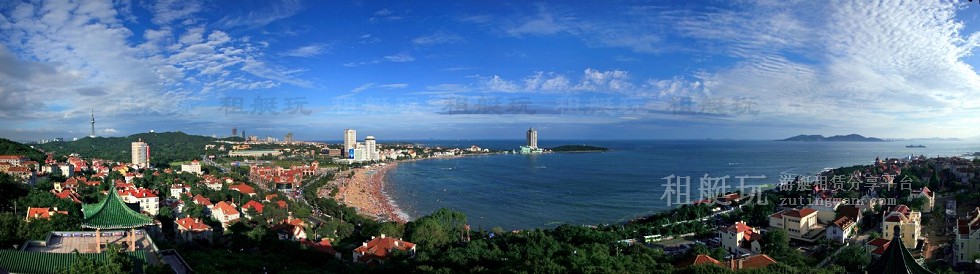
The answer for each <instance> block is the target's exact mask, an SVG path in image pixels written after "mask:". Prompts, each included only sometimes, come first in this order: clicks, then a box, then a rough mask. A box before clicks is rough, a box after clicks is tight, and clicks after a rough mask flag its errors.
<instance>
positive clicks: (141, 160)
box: [132, 139, 150, 168]
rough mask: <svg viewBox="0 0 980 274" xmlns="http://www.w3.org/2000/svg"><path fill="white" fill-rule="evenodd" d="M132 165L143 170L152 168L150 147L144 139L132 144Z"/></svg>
mask: <svg viewBox="0 0 980 274" xmlns="http://www.w3.org/2000/svg"><path fill="white" fill-rule="evenodd" d="M132 163H133V164H134V165H137V166H139V167H141V168H144V167H148V166H150V145H148V144H147V143H146V142H143V139H140V140H139V141H136V142H133V143H132Z"/></svg>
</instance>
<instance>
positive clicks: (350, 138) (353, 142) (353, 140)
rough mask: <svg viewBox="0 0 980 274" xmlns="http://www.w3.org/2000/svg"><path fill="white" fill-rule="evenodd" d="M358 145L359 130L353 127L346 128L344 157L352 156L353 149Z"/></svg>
mask: <svg viewBox="0 0 980 274" xmlns="http://www.w3.org/2000/svg"><path fill="white" fill-rule="evenodd" d="M356 147H357V131H355V130H353V129H345V130H344V151H343V153H344V157H347V158H351V154H350V152H351V149H354V148H356Z"/></svg>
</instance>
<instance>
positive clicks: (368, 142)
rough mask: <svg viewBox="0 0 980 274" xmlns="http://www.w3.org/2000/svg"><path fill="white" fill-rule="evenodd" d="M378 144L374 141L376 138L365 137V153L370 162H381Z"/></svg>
mask: <svg viewBox="0 0 980 274" xmlns="http://www.w3.org/2000/svg"><path fill="white" fill-rule="evenodd" d="M377 146H378V144H377V143H376V141H375V140H374V136H367V137H364V150H365V151H364V153H366V154H367V155H366V156H367V159H368V160H370V161H377V160H381V157H380V154H379V153H378V147H377Z"/></svg>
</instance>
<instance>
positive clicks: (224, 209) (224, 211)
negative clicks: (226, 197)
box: [211, 201, 242, 228]
mask: <svg viewBox="0 0 980 274" xmlns="http://www.w3.org/2000/svg"><path fill="white" fill-rule="evenodd" d="M211 215H212V216H213V217H214V219H215V220H218V222H221V226H222V227H225V228H228V226H229V225H231V223H233V222H237V221H238V219H241V218H242V214H241V213H240V212H238V209H237V208H236V206H235V204H234V203H230V202H225V201H221V202H218V203H217V204H215V205H214V207H213V208H212V209H211Z"/></svg>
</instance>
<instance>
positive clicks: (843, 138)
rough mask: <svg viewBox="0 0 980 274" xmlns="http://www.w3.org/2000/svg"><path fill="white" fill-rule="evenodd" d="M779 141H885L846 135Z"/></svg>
mask: <svg viewBox="0 0 980 274" xmlns="http://www.w3.org/2000/svg"><path fill="white" fill-rule="evenodd" d="M779 141H794V142H884V141H885V140H882V139H879V138H874V137H864V136H861V135H858V134H848V135H834V136H830V137H823V135H803V134H800V135H796V136H793V137H790V138H786V139H782V140H779Z"/></svg>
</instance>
